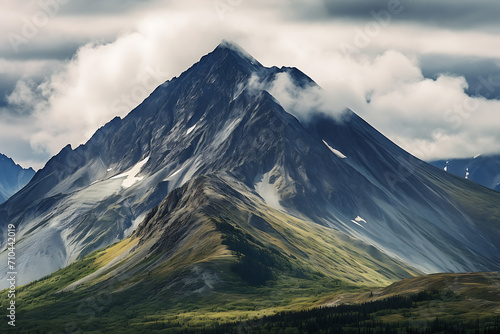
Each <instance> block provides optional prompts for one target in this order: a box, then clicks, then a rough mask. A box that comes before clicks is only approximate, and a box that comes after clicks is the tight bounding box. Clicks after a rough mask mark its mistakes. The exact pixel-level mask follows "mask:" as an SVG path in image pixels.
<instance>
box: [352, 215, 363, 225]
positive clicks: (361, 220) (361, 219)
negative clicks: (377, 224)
mask: <svg viewBox="0 0 500 334" xmlns="http://www.w3.org/2000/svg"><path fill="white" fill-rule="evenodd" d="M354 220H355V221H357V222H363V223H365V224H366V220H364V219H363V218H361V217H360V216H357V217H356V218H354Z"/></svg>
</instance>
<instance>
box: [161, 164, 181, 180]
mask: <svg viewBox="0 0 500 334" xmlns="http://www.w3.org/2000/svg"><path fill="white" fill-rule="evenodd" d="M183 168H184V167H181V168H179V169H178V170H176V171H175V172H173V173H172V174H170V175H169V177H167V178H166V179H165V181H167V180H170V179H171V178H172V177H174V176H176V175H177V174H179V173H180V172H181V170H182V169H183Z"/></svg>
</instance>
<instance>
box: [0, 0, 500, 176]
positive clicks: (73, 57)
mask: <svg viewBox="0 0 500 334" xmlns="http://www.w3.org/2000/svg"><path fill="white" fill-rule="evenodd" d="M1 6H2V8H1V10H0V30H1V34H0V152H1V153H4V154H6V155H8V156H10V157H12V158H13V159H14V160H16V162H18V163H20V164H21V165H23V166H25V167H27V166H33V167H34V168H41V167H43V165H44V163H45V162H46V161H47V159H48V158H49V157H50V156H52V155H54V154H56V153H58V152H59V151H60V150H61V149H62V148H63V147H64V146H65V145H66V144H68V143H70V144H71V145H72V146H73V148H75V147H76V146H78V145H79V144H82V143H84V142H85V141H86V140H88V139H89V138H90V136H91V135H92V134H93V132H95V130H96V129H97V128H98V127H100V126H102V125H104V124H105V123H106V122H107V121H109V120H111V119H112V118H113V117H114V116H116V115H118V116H125V115H126V114H127V113H128V112H129V111H130V110H131V109H132V108H133V107H135V106H136V105H138V104H139V103H140V102H141V101H142V100H143V99H144V98H145V97H146V96H147V95H148V94H149V93H150V92H151V91H152V90H153V89H154V88H155V87H156V86H157V85H159V84H161V83H162V82H163V81H165V80H168V79H171V78H172V77H173V76H177V75H179V74H180V73H181V72H182V71H184V70H185V69H187V68H188V67H189V66H190V65H192V64H193V63H194V62H196V61H198V60H199V58H200V57H201V56H202V55H204V54H206V53H208V52H210V51H211V50H212V49H214V48H215V47H216V46H217V44H219V43H220V41H221V40H222V39H226V40H231V41H234V42H236V43H238V44H239V45H240V46H241V47H243V48H244V49H246V50H247V51H248V52H249V53H251V54H252V55H253V56H254V57H255V58H256V59H258V60H259V61H260V62H261V63H262V64H264V65H265V66H273V65H277V66H284V65H286V66H295V67H298V68H299V69H301V70H302V71H303V72H305V73H306V74H307V75H309V76H310V77H311V78H312V79H314V80H315V81H316V82H317V83H318V84H319V85H321V86H322V87H323V88H324V89H325V91H326V92H327V94H328V95H329V96H330V98H329V99H328V100H327V101H328V103H331V104H332V105H333V104H334V105H335V106H334V108H333V109H338V108H341V107H343V106H348V107H350V108H351V109H353V110H354V111H355V112H356V113H358V114H359V115H360V116H362V117H363V118H364V119H366V120H367V121H368V122H369V123H371V124H372V125H373V126H375V127H376V128H377V129H378V130H379V131H381V132H382V133H384V134H385V135H386V136H388V137H389V138H390V139H392V140H393V141H395V142H396V143H397V144H399V145H400V146H402V147H403V148H404V149H406V150H408V151H410V152H411V153H413V154H415V155H416V156H418V157H420V158H422V159H424V160H431V159H437V158H451V157H469V156H475V155H477V154H480V153H482V154H488V153H500V131H499V130H500V114H499V113H500V101H499V100H498V99H500V21H499V20H498V14H499V13H500V2H498V0H479V1H474V2H473V1H464V0H441V1H435V0H419V1H411V0H401V1H397V0H384V1H379V0H361V1H357V0H287V1H285V0H277V1H264V0H198V1H194V0H187V1H167V0H162V1H155V0H107V1H99V0H85V1H84V0H40V1H38V0H37V1H34V0H25V1H17V0H2V2H1Z"/></svg>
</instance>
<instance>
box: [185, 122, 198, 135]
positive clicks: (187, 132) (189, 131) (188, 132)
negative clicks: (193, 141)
mask: <svg viewBox="0 0 500 334" xmlns="http://www.w3.org/2000/svg"><path fill="white" fill-rule="evenodd" d="M195 128H196V124H195V125H193V126H192V127H190V128H189V129H187V131H186V135H188V134H190V133H191V132H193V130H194V129H195Z"/></svg>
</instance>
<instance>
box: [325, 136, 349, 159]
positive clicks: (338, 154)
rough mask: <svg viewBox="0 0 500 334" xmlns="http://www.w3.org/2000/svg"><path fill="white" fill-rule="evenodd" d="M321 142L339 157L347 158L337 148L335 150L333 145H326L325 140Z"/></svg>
mask: <svg viewBox="0 0 500 334" xmlns="http://www.w3.org/2000/svg"><path fill="white" fill-rule="evenodd" d="M323 144H325V145H326V147H328V148H329V149H330V151H332V153H334V154H335V155H336V156H338V157H339V158H340V159H347V157H346V156H345V155H344V154H342V152H340V151H339V150H336V149H334V148H333V147H331V146H330V145H328V143H327V142H326V141H324V140H323Z"/></svg>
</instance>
